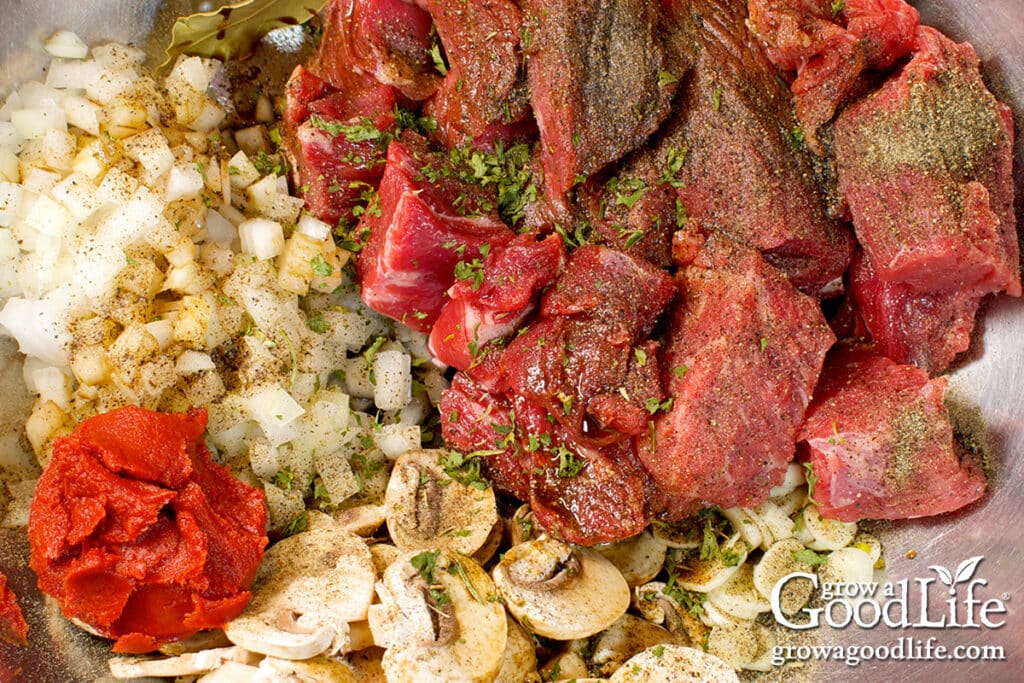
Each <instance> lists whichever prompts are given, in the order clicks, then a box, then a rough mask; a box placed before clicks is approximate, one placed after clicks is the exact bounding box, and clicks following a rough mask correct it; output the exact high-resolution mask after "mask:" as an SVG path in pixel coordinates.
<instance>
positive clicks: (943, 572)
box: [928, 564, 953, 588]
mask: <svg viewBox="0 0 1024 683" xmlns="http://www.w3.org/2000/svg"><path fill="white" fill-rule="evenodd" d="M928 569H934V570H935V573H936V574H938V575H939V580H940V581H942V583H944V584H946V585H947V586H949V587H950V588H952V587H953V575H952V574H950V573H949V570H948V569H946V568H945V567H940V566H939V565H937V564H933V565H929V566H928Z"/></svg>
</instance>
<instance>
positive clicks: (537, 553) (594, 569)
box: [494, 536, 630, 640]
mask: <svg viewBox="0 0 1024 683" xmlns="http://www.w3.org/2000/svg"><path fill="white" fill-rule="evenodd" d="M494 583H495V585H497V587H498V592H499V593H500V594H501V596H502V598H504V600H505V605H506V607H508V610H509V612H511V613H512V615H513V616H515V618H516V619H518V620H519V622H520V623H521V624H523V625H524V626H525V627H526V628H527V629H528V630H531V631H533V632H534V633H536V634H538V635H541V636H544V637H546V638H554V639H556V640H574V639H576V638H588V637H590V636H592V635H594V634H595V633H598V632H600V631H603V630H604V629H606V628H608V627H609V626H611V624H612V623H613V622H614V621H615V620H616V619H618V618H619V617H620V616H622V614H623V613H624V612H625V611H626V609H627V608H628V607H629V598H630V591H629V584H627V583H626V579H624V578H623V577H622V573H621V572H620V571H619V570H618V569H617V568H616V567H615V565H614V564H612V563H611V562H610V561H609V560H608V559H606V558H605V557H604V556H603V555H601V554H600V553H598V552H597V551H594V550H591V549H589V548H580V547H574V546H570V545H567V544H565V543H562V542H561V541H558V540H556V539H553V538H551V537H549V536H542V537H541V538H538V539H535V540H533V541H527V542H526V543H520V544H519V545H515V546H512V548H510V549H509V550H508V552H506V553H505V556H504V557H503V558H502V560H501V562H499V563H498V564H497V566H496V567H495V568H494Z"/></svg>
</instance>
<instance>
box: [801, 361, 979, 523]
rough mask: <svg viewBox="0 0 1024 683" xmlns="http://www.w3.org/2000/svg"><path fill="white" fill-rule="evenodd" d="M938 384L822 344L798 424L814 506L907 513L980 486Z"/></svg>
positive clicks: (835, 512) (969, 498) (958, 501)
mask: <svg viewBox="0 0 1024 683" xmlns="http://www.w3.org/2000/svg"><path fill="white" fill-rule="evenodd" d="M946 384H947V380H946V378H945V377H938V378H935V379H931V380H929V379H928V373H926V372H924V371H923V370H920V369H918V368H915V367H912V366H909V365H900V364H898V363H895V362H893V361H892V360H889V359H888V358H886V357H885V356H881V355H878V354H876V353H873V352H871V351H865V350H857V349H850V348H845V347H837V349H836V350H834V351H833V352H832V353H830V354H829V358H828V360H827V362H826V365H825V370H824V372H822V381H821V383H820V384H819V385H818V388H817V390H816V391H815V395H814V401H813V402H812V404H811V406H810V407H809V408H808V410H807V421H806V422H805V424H804V426H803V429H802V431H801V433H800V438H801V440H802V442H803V444H802V445H804V446H805V447H806V449H805V451H804V452H803V453H802V457H804V458H806V459H807V460H808V461H809V462H810V463H811V468H812V470H813V473H814V476H815V477H816V481H815V485H814V499H815V500H816V501H817V505H818V511H819V512H820V513H821V514H822V515H823V516H825V517H830V518H833V519H840V520H843V521H846V522H853V521H857V520H861V519H908V518H912V517H922V516H926V515H937V514H941V513H943V512H949V511H952V510H956V509H958V508H961V507H963V506H964V505H967V504H969V503H972V502H974V501H976V500H978V499H979V498H980V497H981V496H982V495H983V494H984V492H985V475H984V472H983V471H982V469H981V466H980V463H978V462H977V461H976V460H975V459H974V456H973V455H972V454H970V453H967V452H965V451H964V450H963V449H962V448H960V447H959V445H958V444H957V442H956V440H955V439H954V436H953V427H952V425H951V424H950V420H949V414H948V411H947V409H946V406H945V404H944V402H943V399H944V396H945V392H946Z"/></svg>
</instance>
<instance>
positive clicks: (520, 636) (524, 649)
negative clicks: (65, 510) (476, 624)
mask: <svg viewBox="0 0 1024 683" xmlns="http://www.w3.org/2000/svg"><path fill="white" fill-rule="evenodd" d="M505 620H506V623H505V625H506V627H507V629H508V630H507V633H508V637H507V638H506V639H505V654H504V656H503V657H502V659H501V669H500V670H499V671H498V675H497V677H495V679H494V683H524V681H527V680H529V679H530V676H531V675H535V674H536V672H537V651H536V649H535V648H534V644H533V638H531V637H530V634H528V633H527V632H526V631H525V630H524V629H523V627H522V626H520V625H519V622H517V621H516V620H515V619H513V618H512V615H510V614H508V613H507V612H506V613H505Z"/></svg>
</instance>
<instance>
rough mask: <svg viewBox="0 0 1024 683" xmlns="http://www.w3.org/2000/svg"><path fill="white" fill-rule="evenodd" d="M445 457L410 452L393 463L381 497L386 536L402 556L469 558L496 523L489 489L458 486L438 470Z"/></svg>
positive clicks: (483, 541) (494, 503) (432, 451)
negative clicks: (428, 553) (427, 553)
mask: <svg viewBox="0 0 1024 683" xmlns="http://www.w3.org/2000/svg"><path fill="white" fill-rule="evenodd" d="M443 457H444V455H443V451H438V450H419V451H409V452H408V453H405V454H404V455H402V456H401V457H400V458H399V459H398V461H397V462H395V467H394V470H393V471H392V473H391V479H390V480H389V481H388V488H387V491H386V492H385V494H384V506H385V508H386V514H387V524H388V531H389V532H391V539H392V540H393V541H394V543H395V545H396V546H398V548H399V549H400V550H403V551H406V550H433V549H441V550H449V551H452V552H457V553H462V554H464V555H472V554H473V553H475V552H477V551H478V550H479V549H480V548H481V547H482V546H483V545H484V544H485V543H486V542H487V540H488V537H489V536H490V534H491V530H492V529H493V528H494V524H495V523H496V522H497V521H498V505H497V502H496V501H495V498H494V490H493V489H491V488H484V489H480V488H476V487H474V486H469V485H467V484H463V483H460V482H458V481H456V480H455V479H453V478H452V477H450V476H449V475H448V474H446V473H445V471H444V467H442V466H441V464H439V460H440V459H441V458H443Z"/></svg>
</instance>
